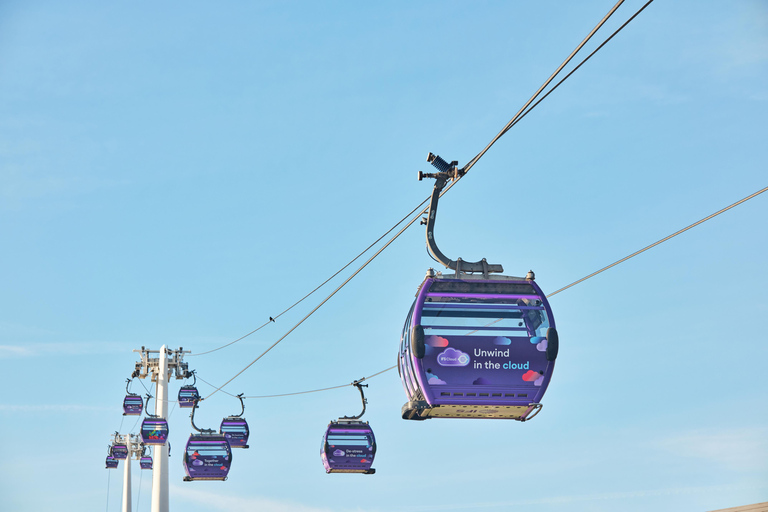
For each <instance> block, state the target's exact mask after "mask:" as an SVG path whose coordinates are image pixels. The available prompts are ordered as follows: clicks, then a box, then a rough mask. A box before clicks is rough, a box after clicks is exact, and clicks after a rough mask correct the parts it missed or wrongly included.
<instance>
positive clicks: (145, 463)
mask: <svg viewBox="0 0 768 512" xmlns="http://www.w3.org/2000/svg"><path fill="white" fill-rule="evenodd" d="M139 466H140V467H141V469H152V457H150V456H148V455H142V457H141V459H139Z"/></svg>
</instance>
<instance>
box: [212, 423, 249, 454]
mask: <svg viewBox="0 0 768 512" xmlns="http://www.w3.org/2000/svg"><path fill="white" fill-rule="evenodd" d="M219 433H220V434H222V435H223V436H224V437H226V438H227V441H229V446H230V447H232V448H248V436H249V434H250V432H249V430H248V422H247V421H245V418H240V417H238V416H230V417H228V418H224V419H223V420H221V426H220V427H219Z"/></svg>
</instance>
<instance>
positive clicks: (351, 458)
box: [320, 381, 376, 475]
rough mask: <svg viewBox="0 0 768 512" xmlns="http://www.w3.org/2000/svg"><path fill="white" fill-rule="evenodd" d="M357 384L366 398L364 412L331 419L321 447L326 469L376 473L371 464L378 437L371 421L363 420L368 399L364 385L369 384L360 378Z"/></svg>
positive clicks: (334, 471) (331, 471)
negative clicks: (361, 381) (371, 425)
mask: <svg viewBox="0 0 768 512" xmlns="http://www.w3.org/2000/svg"><path fill="white" fill-rule="evenodd" d="M353 385H354V386H355V387H357V389H358V390H359V391H360V396H361V397H362V399H363V412H361V413H360V414H359V415H358V416H344V417H343V418H339V419H338V420H336V421H333V420H331V422H330V423H328V427H327V428H326V430H325V435H323V443H322V446H321V448H320V457H321V459H322V461H323V466H324V467H325V472H326V473H362V474H366V475H372V474H374V473H376V470H375V469H373V468H372V467H371V465H373V457H374V456H375V455H376V438H375V437H374V436H373V430H372V429H371V427H370V425H369V424H368V422H367V421H360V418H361V417H362V416H363V414H365V404H366V403H367V402H368V401H367V400H366V398H365V395H363V389H362V386H366V387H367V385H364V384H360V381H355V382H354V383H353Z"/></svg>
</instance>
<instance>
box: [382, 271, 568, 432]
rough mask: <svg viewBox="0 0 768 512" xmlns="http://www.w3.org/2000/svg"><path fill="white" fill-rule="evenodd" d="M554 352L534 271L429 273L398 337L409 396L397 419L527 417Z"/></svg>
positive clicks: (536, 404)
mask: <svg viewBox="0 0 768 512" xmlns="http://www.w3.org/2000/svg"><path fill="white" fill-rule="evenodd" d="M557 351H558V336H557V331H556V330H555V321H554V318H553V316H552V311H551V309H550V307H549V303H548V302H547V299H546V296H545V295H544V293H543V292H542V291H541V289H540V288H539V287H538V285H537V284H536V282H535V281H534V280H533V273H529V276H528V278H517V277H508V276H501V275H488V274H486V275H480V274H459V275H458V276H456V275H450V276H443V275H441V274H439V273H435V272H434V271H433V270H432V269H430V270H429V271H428V272H427V277H426V279H425V280H424V282H423V283H422V284H421V286H420V287H419V290H418V292H417V294H416V300H415V301H414V303H413V306H411V310H410V312H409V313H408V317H407V318H406V321H405V326H404V327H403V331H402V336H401V339H400V350H399V354H398V359H397V366H398V371H399V373H400V379H401V381H402V384H403V387H404V388H405V392H406V394H407V395H408V402H407V403H406V404H405V405H404V406H403V408H402V417H403V419H410V420H425V419H429V418H504V419H515V420H519V421H525V420H527V419H531V418H532V417H533V416H535V415H536V414H537V413H538V410H539V409H540V408H541V399H542V397H543V396H544V392H545V391H546V390H547V386H548V385H549V381H550V379H551V378H552V371H553V370H554V367H555V358H556V357H557ZM534 411H536V412H535V413H534V414H533V416H531V413H533V412H534Z"/></svg>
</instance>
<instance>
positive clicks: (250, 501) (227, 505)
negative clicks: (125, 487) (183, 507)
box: [171, 486, 339, 512]
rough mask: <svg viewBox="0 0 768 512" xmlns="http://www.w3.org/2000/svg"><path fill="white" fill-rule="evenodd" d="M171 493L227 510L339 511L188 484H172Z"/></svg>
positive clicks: (261, 511) (267, 511) (207, 505)
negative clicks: (215, 490) (213, 490)
mask: <svg viewBox="0 0 768 512" xmlns="http://www.w3.org/2000/svg"><path fill="white" fill-rule="evenodd" d="M171 494H172V495H173V496H174V501H189V502H192V503H196V504H198V505H200V504H202V505H205V506H206V507H207V508H208V510H222V511H226V512H253V511H254V510H258V511H259V512H338V511H339V509H336V508H333V509H331V508H321V507H311V506H307V505H301V504H297V503H290V502H286V501H276V500H270V499H267V498H262V497H259V496H250V497H238V496H225V495H222V494H221V493H212V492H206V491H201V490H198V489H192V488H190V487H188V486H185V487H179V486H171Z"/></svg>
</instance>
